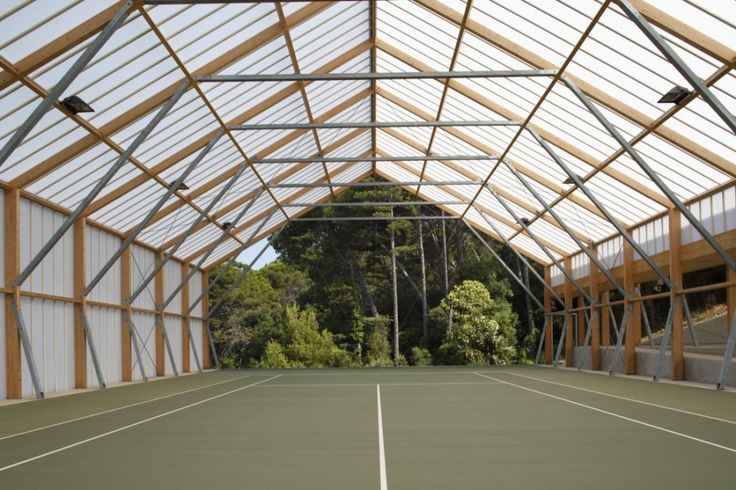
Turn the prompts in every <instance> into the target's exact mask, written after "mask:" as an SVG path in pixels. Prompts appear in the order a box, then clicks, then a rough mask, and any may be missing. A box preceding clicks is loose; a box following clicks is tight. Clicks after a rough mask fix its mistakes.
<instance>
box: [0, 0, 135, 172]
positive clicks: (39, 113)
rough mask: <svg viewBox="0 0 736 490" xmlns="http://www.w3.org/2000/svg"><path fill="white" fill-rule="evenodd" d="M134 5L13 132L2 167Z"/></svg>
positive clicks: (114, 20)
mask: <svg viewBox="0 0 736 490" xmlns="http://www.w3.org/2000/svg"><path fill="white" fill-rule="evenodd" d="M132 5H133V1H132V0H128V1H127V2H125V4H123V6H122V7H121V8H120V10H118V12H117V13H116V14H115V16H114V17H113V18H112V19H110V21H109V22H108V23H107V25H106V26H105V28H104V29H103V30H102V31H101V32H100V33H99V34H98V35H97V37H95V39H94V40H93V41H92V42H91V43H90V45H89V46H87V48H85V50H84V52H83V53H82V54H81V55H80V56H79V58H77V60H76V61H75V62H74V64H73V65H72V66H71V67H70V68H69V69H68V70H67V71H66V73H64V76H63V77H61V79H60V80H59V81H58V82H56V85H54V87H53V88H52V89H51V90H50V91H49V93H48V94H47V95H46V97H45V98H44V99H43V100H42V101H41V103H40V104H38V106H36V108H35V109H34V110H33V112H32V113H31V114H30V115H29V116H28V118H26V120H25V122H24V123H23V124H22V125H21V126H20V127H19V128H18V129H17V130H16V131H15V133H13V136H12V137H11V138H10V139H9V140H8V142H7V143H6V144H5V146H3V148H2V150H0V167H2V165H3V164H4V163H5V162H6V161H7V160H8V158H10V155H11V154H12V153H13V152H14V151H15V150H16V148H18V146H20V144H21V143H22V142H23V140H24V139H25V138H26V136H28V134H29V133H30V132H31V131H32V130H33V128H34V127H35V126H36V124H38V122H39V121H40V120H41V118H43V116H44V115H45V114H46V112H47V111H48V110H49V109H50V108H51V106H53V105H54V103H55V102H56V101H57V100H59V97H61V95H62V94H63V93H64V91H65V90H66V89H67V88H69V86H70V85H71V84H72V82H73V81H74V80H75V79H76V78H77V77H78V76H79V74H80V73H81V72H82V70H84V68H85V67H86V66H87V64H88V63H89V62H90V61H92V58H94V57H95V55H96V54H97V52H98V51H99V50H100V49H101V48H102V46H104V45H105V43H106V42H107V41H108V40H109V39H110V37H112V35H113V34H114V33H115V31H116V30H117V29H118V28H119V27H120V26H121V25H122V24H123V22H124V21H125V19H126V18H127V17H128V13H129V11H130V7H131V6H132Z"/></svg>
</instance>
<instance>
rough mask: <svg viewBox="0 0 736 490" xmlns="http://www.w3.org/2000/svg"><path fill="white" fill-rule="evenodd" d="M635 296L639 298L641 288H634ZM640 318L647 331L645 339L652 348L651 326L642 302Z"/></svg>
mask: <svg viewBox="0 0 736 490" xmlns="http://www.w3.org/2000/svg"><path fill="white" fill-rule="evenodd" d="M636 295H637V296H639V297H641V288H640V287H639V285H637V286H636ZM641 317H642V319H643V320H644V327H645V328H646V329H647V337H649V345H651V346H652V347H654V337H652V325H651V324H650V323H649V315H647V309H646V307H645V305H644V302H643V301H642V303H641Z"/></svg>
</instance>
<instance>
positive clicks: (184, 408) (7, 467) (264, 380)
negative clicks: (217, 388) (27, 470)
mask: <svg viewBox="0 0 736 490" xmlns="http://www.w3.org/2000/svg"><path fill="white" fill-rule="evenodd" d="M279 376H281V375H280V374H279V375H276V376H272V377H270V378H268V379H263V380H261V381H258V382H256V383H251V384H249V385H246V386H241V387H240V388H235V389H234V390H230V391H226V392H225V393H220V394H219V395H215V396H211V397H209V398H205V399H204V400H199V401H198V402H194V403H190V404H189V405H184V406H183V407H179V408H175V409H173V410H169V411H168V412H164V413H160V414H158V415H154V416H153V417H148V418H147V419H143V420H139V421H138V422H133V423H132V424H128V425H125V426H123V427H119V428H117V429H113V430H110V431H107V432H103V433H102V434H97V435H96V436H92V437H89V438H87V439H83V440H81V441H77V442H75V443H72V444H69V445H67V446H64V447H60V448H58V449H54V450H52V451H48V452H45V453H42V454H39V455H38V456H33V457H32V458H28V459H24V460H22V461H18V462H17V463H12V464H9V465H7V466H3V467H2V468H0V473H2V472H3V471H6V470H9V469H11V468H15V467H16V466H21V465H24V464H26V463H30V462H32V461H37V460H39V459H42V458H45V457H47V456H51V455H54V454H57V453H60V452H62V451H66V450H68V449H72V448H75V447H77V446H81V445H83V444H87V443H88V442H92V441H96V440H97V439H102V438H103V437H107V436H111V435H113V434H117V433H118V432H122V431H124V430H127V429H132V428H133V427H137V426H139V425H142V424H145V423H146V422H151V421H153V420H156V419H160V418H162V417H166V416H167V415H171V414H174V413H177V412H181V411H182V410H186V409H188V408H192V407H196V406H197V405H202V404H203V403H207V402H210V401H212V400H217V399H218V398H222V397H223V396H227V395H231V394H233V393H237V392H238V391H243V390H245V389H248V388H251V387H253V386H257V385H259V384H262V383H265V382H267V381H271V380H272V379H276V378H278V377H279Z"/></svg>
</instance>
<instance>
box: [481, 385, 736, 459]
mask: <svg viewBox="0 0 736 490" xmlns="http://www.w3.org/2000/svg"><path fill="white" fill-rule="evenodd" d="M474 374H476V375H478V376H480V377H482V378H487V379H492V380H493V381H498V382H500V383H503V384H507V385H509V386H513V387H515V388H519V389H521V390H526V391H530V392H532V393H536V394H538V395H542V396H546V397H549V398H554V399H555V400H559V401H563V402H567V403H570V404H572V405H577V406H578V407H583V408H587V409H588V410H593V411H594V412H598V413H603V414H606V415H610V416H611V417H616V418H618V419H621V420H626V421H628V422H632V423H634V424H639V425H643V426H644V427H649V428H651V429H656V430H660V431H662V432H666V433H668V434H672V435H675V436H680V437H684V438H685V439H690V440H691V441H696V442H700V443H701V444H706V445H708V446H712V447H715V448H718V449H723V450H724V451H729V452H732V453H736V449H734V448H732V447H728V446H722V445H720V444H716V443H715V442H711V441H706V440H705V439H700V438H699V437H694V436H690V435H687V434H683V433H682V432H677V431H674V430H670V429H665V428H664V427H660V426H658V425H654V424H650V423H647V422H643V421H641V420H637V419H633V418H631V417H626V416H625V415H620V414H618V413H614V412H609V411H608V410H603V409H601V408H596V407H593V406H590V405H586V404H585V403H580V402H576V401H573V400H568V399H567V398H563V397H561V396H557V395H552V394H550V393H545V392H544V391H539V390H534V389H532V388H527V387H526V386H521V385H517V384H515V383H511V382H509V381H504V380H502V379H498V378H494V377H492V376H486V375H485V374H480V373H474Z"/></svg>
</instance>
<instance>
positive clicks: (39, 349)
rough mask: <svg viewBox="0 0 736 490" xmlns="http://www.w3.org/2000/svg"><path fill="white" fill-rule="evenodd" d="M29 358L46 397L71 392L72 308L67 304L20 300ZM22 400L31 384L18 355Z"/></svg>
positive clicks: (72, 360) (25, 368) (72, 381)
mask: <svg viewBox="0 0 736 490" xmlns="http://www.w3.org/2000/svg"><path fill="white" fill-rule="evenodd" d="M21 309H22V311H23V315H24V318H25V321H26V327H27V328H28V336H29V337H30V342H31V348H32V349H33V356H34V359H35V362H36V368H37V369H38V375H39V378H40V380H41V386H42V387H43V390H44V391H45V392H46V393H54V392H57V391H66V390H71V389H73V388H74V320H73V314H74V308H73V305H72V304H71V303H64V302H61V301H52V300H44V299H37V298H28V297H25V298H21ZM21 358H22V359H23V360H22V372H21V378H22V384H23V396H32V395H33V394H34V392H33V382H32V380H31V374H30V371H29V369H28V363H27V362H26V358H25V353H21Z"/></svg>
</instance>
